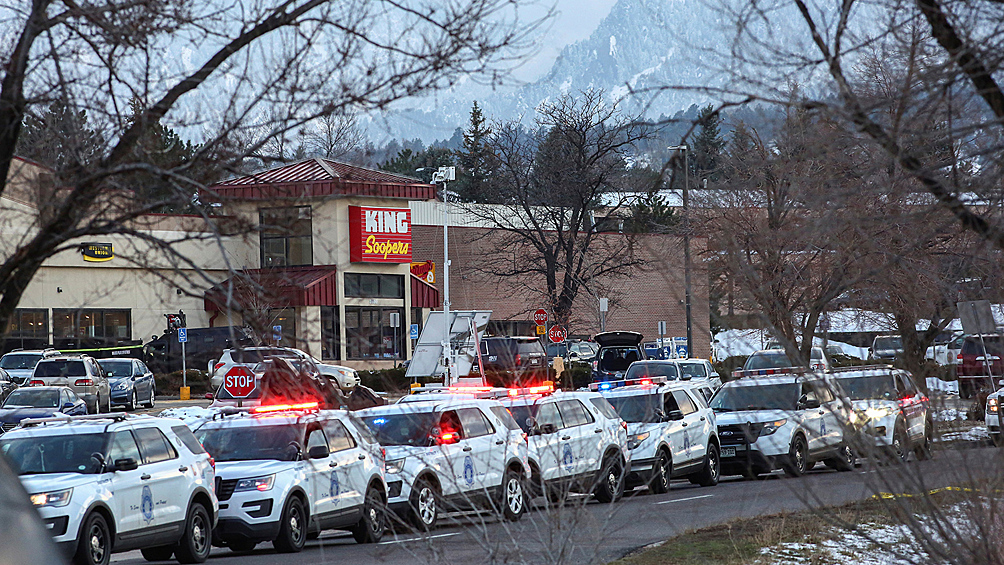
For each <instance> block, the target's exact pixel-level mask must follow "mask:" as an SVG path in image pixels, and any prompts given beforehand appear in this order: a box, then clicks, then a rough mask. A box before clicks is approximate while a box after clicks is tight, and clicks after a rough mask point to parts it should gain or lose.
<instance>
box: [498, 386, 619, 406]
mask: <svg viewBox="0 0 1004 565" xmlns="http://www.w3.org/2000/svg"><path fill="white" fill-rule="evenodd" d="M598 395H599V393H598V392H593V391H591V390H561V389H557V390H555V391H554V392H549V393H546V394H520V395H517V396H509V397H506V398H500V399H499V400H500V401H501V402H502V404H531V403H534V402H537V401H538V400H541V399H543V398H554V399H555V400H561V399H562V398H582V397H590V396H598Z"/></svg>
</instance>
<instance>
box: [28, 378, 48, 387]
mask: <svg viewBox="0 0 1004 565" xmlns="http://www.w3.org/2000/svg"><path fill="white" fill-rule="evenodd" d="M28 386H45V381H40V380H38V379H35V380H32V381H28Z"/></svg>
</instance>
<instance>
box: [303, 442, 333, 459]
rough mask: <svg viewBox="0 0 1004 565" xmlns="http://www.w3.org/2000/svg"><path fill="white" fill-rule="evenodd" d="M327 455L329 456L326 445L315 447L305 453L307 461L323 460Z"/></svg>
mask: <svg viewBox="0 0 1004 565" xmlns="http://www.w3.org/2000/svg"><path fill="white" fill-rule="evenodd" d="M328 455H330V452H329V451H328V446H326V445H315V446H314V447H311V448H310V450H309V451H307V458H308V459H325V458H326V457H327V456H328Z"/></svg>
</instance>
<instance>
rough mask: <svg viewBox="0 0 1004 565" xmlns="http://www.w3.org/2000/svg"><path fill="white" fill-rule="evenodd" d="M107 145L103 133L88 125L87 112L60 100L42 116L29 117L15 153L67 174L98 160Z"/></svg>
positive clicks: (24, 124) (57, 172) (23, 127)
mask: <svg viewBox="0 0 1004 565" xmlns="http://www.w3.org/2000/svg"><path fill="white" fill-rule="evenodd" d="M103 146H104V140H103V138H102V137H101V135H100V134H98V133H97V132H96V131H95V130H94V129H92V128H91V127H89V126H88V120H87V112H86V111H85V110H73V109H71V108H69V107H68V106H67V104H66V103H65V102H64V101H62V100H56V101H55V102H53V103H52V104H50V105H49V107H48V108H47V109H46V111H45V113H43V114H42V115H40V116H35V115H31V114H28V115H26V116H25V120H24V123H23V125H22V130H21V135H20V136H18V140H17V149H16V150H15V152H16V153H17V154H18V155H20V156H21V157H24V158H26V159H31V160H33V161H36V162H38V163H41V164H43V165H46V166H48V167H51V168H53V169H55V170H56V174H57V175H60V174H63V173H65V172H67V171H69V170H71V169H75V168H78V167H81V166H86V165H88V164H89V163H91V162H93V161H94V160H96V159H97V158H98V157H99V156H100V153H101V150H102V147H103Z"/></svg>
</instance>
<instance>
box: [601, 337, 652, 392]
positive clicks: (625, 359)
mask: <svg viewBox="0 0 1004 565" xmlns="http://www.w3.org/2000/svg"><path fill="white" fill-rule="evenodd" d="M642 339H644V336H643V335H641V334H640V333H638V332H603V333H598V334H596V335H595V336H593V341H595V342H596V343H597V344H598V345H599V346H600V348H599V350H598V351H597V352H596V357H595V358H594V359H593V382H600V381H615V380H620V379H623V378H624V373H625V372H626V371H627V369H628V367H630V366H631V363H634V362H635V361H640V360H642V359H646V358H647V357H646V356H645V350H644V349H643V348H642V346H641V342H642Z"/></svg>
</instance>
